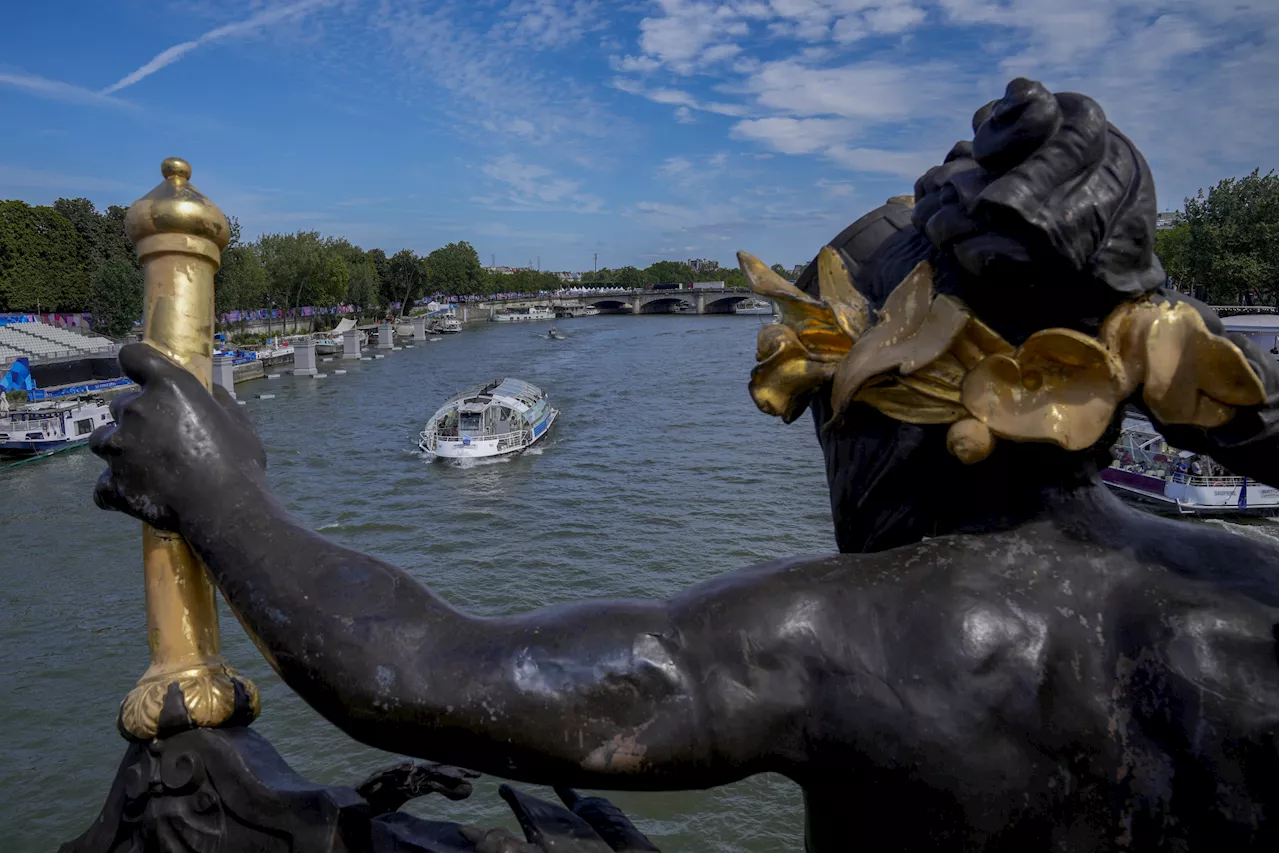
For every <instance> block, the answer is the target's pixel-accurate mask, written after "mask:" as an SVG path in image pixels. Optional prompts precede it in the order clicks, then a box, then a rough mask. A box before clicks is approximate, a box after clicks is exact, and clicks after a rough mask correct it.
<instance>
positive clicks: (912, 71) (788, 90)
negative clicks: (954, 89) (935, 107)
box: [745, 59, 946, 121]
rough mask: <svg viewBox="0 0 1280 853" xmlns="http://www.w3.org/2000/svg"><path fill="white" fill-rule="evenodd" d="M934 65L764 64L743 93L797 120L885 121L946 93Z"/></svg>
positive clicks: (787, 61)
mask: <svg viewBox="0 0 1280 853" xmlns="http://www.w3.org/2000/svg"><path fill="white" fill-rule="evenodd" d="M938 70H939V69H938V68H937V65H936V64H927V65H926V64H918V65H895V64H892V63H888V62H883V61H871V62H860V63H854V64H851V65H845V66H841V67H834V68H822V67H814V66H811V65H806V64H804V63H801V62H797V61H795V60H791V59H786V60H782V61H778V62H767V63H765V64H764V65H762V66H761V67H760V69H759V70H758V71H757V72H756V73H755V74H754V75H752V76H751V78H750V79H749V80H747V82H746V84H745V88H746V89H747V91H749V92H751V93H753V94H754V95H755V96H756V100H757V101H758V102H759V103H760V104H761V105H762V106H765V107H769V108H771V109H774V110H777V111H779V112H783V113H790V114H792V115H799V116H821V115H831V116H842V117H845V118H859V119H869V120H873V121H888V120H892V119H896V118H901V117H903V116H907V115H911V114H912V113H913V112H915V111H918V109H919V108H920V106H921V105H922V100H924V98H925V96H927V97H928V98H929V100H934V99H936V98H937V96H938V95H939V94H940V93H941V91H942V90H944V89H945V88H946V86H945V78H943V77H941V76H940V75H939V74H938V73H937V72H938Z"/></svg>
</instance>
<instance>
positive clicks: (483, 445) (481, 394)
mask: <svg viewBox="0 0 1280 853" xmlns="http://www.w3.org/2000/svg"><path fill="white" fill-rule="evenodd" d="M559 414H560V413H559V412H558V411H556V410H555V409H553V408H551V404H550V403H549V402H548V401H547V395H546V394H545V393H543V392H542V391H541V390H540V389H538V388H536V387H534V386H533V385H530V384H529V383H528V382H523V381H521V380H519V379H495V380H493V381H492V382H486V383H485V384H483V385H477V386H475V387H474V388H469V389H467V390H466V391H463V392H462V393H460V394H455V395H454V396H453V397H451V398H450V399H449V401H448V402H446V403H445V404H444V405H443V406H441V407H440V409H439V411H437V412H436V413H435V414H434V415H432V416H431V420H429V421H427V427H426V429H424V430H423V431H422V433H421V435H420V436H419V440H418V447H419V448H421V449H422V450H423V451H424V452H426V453H430V454H431V455H433V456H439V457H443V458H446V459H478V458H482V457H485V456H503V455H505V454H508V453H518V452H520V451H521V450H524V449H525V448H526V447H529V446H530V445H532V444H533V443H534V442H536V441H537V440H538V439H540V438H542V437H543V436H544V435H546V434H547V430H549V429H550V428H551V424H552V423H554V422H555V419H556V416H557V415H559Z"/></svg>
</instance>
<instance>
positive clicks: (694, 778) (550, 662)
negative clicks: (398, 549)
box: [91, 80, 1278, 853]
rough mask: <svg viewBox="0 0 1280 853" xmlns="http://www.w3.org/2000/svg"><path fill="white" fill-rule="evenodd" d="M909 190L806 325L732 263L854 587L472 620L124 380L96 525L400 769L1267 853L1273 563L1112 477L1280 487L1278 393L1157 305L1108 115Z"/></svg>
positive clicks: (783, 300) (202, 411) (132, 368)
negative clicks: (175, 544) (245, 638)
mask: <svg viewBox="0 0 1280 853" xmlns="http://www.w3.org/2000/svg"><path fill="white" fill-rule="evenodd" d="M915 190H916V191H915V195H914V198H913V199H895V200H891V201H890V203H889V204H887V205H886V206H884V207H882V208H881V209H879V210H878V211H875V212H873V213H871V214H869V215H868V216H866V217H863V218H862V219H860V220H859V221H858V222H856V223H854V225H852V226H851V227H850V228H849V229H847V230H846V231H845V232H844V233H842V234H841V235H840V236H839V237H837V238H836V239H835V240H834V241H833V242H832V244H831V246H829V247H828V248H826V249H824V250H823V251H822V252H821V253H820V254H819V256H818V258H817V259H816V262H815V263H814V264H811V265H810V267H809V270H808V271H806V273H805V275H804V276H802V279H801V281H800V282H798V285H799V287H798V289H797V288H791V287H790V286H789V285H787V284H786V283H785V282H781V281H780V280H776V278H770V274H769V273H768V271H767V268H766V267H764V265H763V264H761V263H759V262H757V261H755V260H754V259H753V258H751V257H750V256H745V255H744V256H743V258H742V260H743V266H744V269H745V270H746V272H747V273H748V275H749V277H750V278H751V279H752V282H753V286H754V287H755V288H756V289H757V290H758V291H760V292H762V293H764V294H766V295H768V296H769V297H770V298H773V299H774V300H775V301H777V302H778V303H779V304H780V306H781V309H782V322H781V323H780V324H778V325H776V326H772V327H766V329H765V330H763V331H762V332H761V338H760V352H759V357H760V364H759V365H758V367H757V368H756V371H755V373H754V375H753V379H752V383H751V391H752V395H753V397H754V399H755V400H756V402H757V404H758V405H759V406H760V407H761V408H762V409H764V410H765V411H767V412H769V413H772V414H777V415H780V416H783V417H785V418H787V419H788V420H793V419H795V418H797V417H799V416H800V415H801V414H802V413H803V412H804V410H805V409H806V408H807V409H809V411H810V412H812V415H813V418H814V422H815V425H816V428H817V433H818V440H819V442H820V443H821V445H822V448H823V452H824V455H825V459H826V466H827V475H828V482H829V484H830V491H831V503H832V515H833V519H834V521H835V528H836V538H837V542H838V544H839V546H840V551H841V554H840V555H838V556H830V557H822V558H818V559H796V560H788V561H779V562H775V563H770V564H766V565H761V566H755V567H751V568H748V569H744V570H741V571H739V572H736V573H733V574H729V575H724V576H722V577H719V578H716V579H714V580H711V581H708V582H706V583H703V584H699V585H697V586H695V587H692V588H690V589H689V590H687V591H685V592H684V593H682V594H680V595H678V596H676V597H674V598H672V599H670V600H668V601H617V600H608V601H583V602H579V603H576V604H571V605H564V606H557V607H551V608H547V609H544V610H538V611H535V612H531V613H526V614H521V615H517V616H509V617H502V618H488V619H485V618H477V617H473V616H470V615H468V614H465V613H461V612H459V611H457V610H455V609H453V608H452V607H450V606H449V605H448V604H447V603H446V602H444V601H443V600H441V599H440V598H438V597H437V596H435V595H434V594H433V593H432V592H431V591H430V590H429V589H427V588H426V587H424V586H422V585H421V584H419V583H418V582H417V581H416V580H414V579H413V578H411V577H409V576H408V575H406V574H405V573H403V572H401V571H400V570H398V569H396V568H394V567H392V566H389V565H387V564H385V563H382V562H380V561H378V560H375V559H373V558H371V557H368V556H365V555H363V554H359V553H356V552H354V551H351V550H350V549H347V548H343V547H341V546H339V545H337V544H335V543H333V542H330V541H329V540H327V539H325V538H324V537H322V536H319V535H318V534H316V533H314V532H313V531H311V530H308V529H306V528H304V527H303V526H301V525H300V524H298V523H297V522H296V521H295V520H294V519H293V518H291V517H290V515H289V514H288V512H286V511H285V509H284V508H283V507H282V506H281V505H280V503H279V502H278V501H277V500H276V498H275V497H274V495H273V494H272V493H271V490H270V488H269V486H268V485H267V479H266V476H265V468H266V459H265V456H264V453H263V450H262V446H261V444H260V443H259V442H258V439H257V437H256V435H255V433H254V430H253V427H252V424H251V423H250V422H249V421H248V419H247V418H246V417H245V415H244V414H243V412H242V411H241V410H240V409H239V408H238V407H237V406H236V405H234V404H233V403H232V402H231V401H230V399H229V398H228V397H226V396H225V395H222V396H220V397H219V396H215V395H211V394H210V393H209V392H208V391H207V390H206V388H205V387H204V386H203V385H202V384H201V382H200V381H199V380H198V379H197V378H196V377H194V376H193V375H192V374H190V373H188V372H186V371H185V370H184V369H182V367H180V366H179V365H178V364H176V363H175V362H173V361H172V360H170V359H169V358H167V357H166V356H164V355H162V354H161V353H160V352H159V351H157V350H156V349H153V348H151V347H149V346H146V345H142V344H139V345H133V346H129V347H126V348H124V349H123V350H122V351H121V353H120V360H121V363H122V365H123V367H124V369H125V371H126V373H127V374H128V375H129V376H130V377H132V378H133V379H135V380H136V381H137V382H138V383H139V384H140V385H141V386H142V391H141V392H140V393H139V394H137V395H135V396H131V397H128V398H125V397H122V398H119V399H118V400H117V401H116V403H115V405H114V407H113V408H114V410H115V415H116V421H117V426H115V427H111V428H104V429H102V430H99V431H98V432H96V433H95V434H94V436H93V438H92V441H91V444H92V447H93V450H94V452H95V453H97V454H98V455H100V456H101V457H102V458H104V459H105V460H106V461H107V463H108V466H109V468H108V471H107V472H106V473H105V474H104V475H103V477H102V479H101V481H100V482H99V484H98V488H97V491H96V499H97V501H98V503H99V505H100V506H102V507H104V508H108V509H117V510H122V511H124V512H127V513H129V514H131V515H133V516H135V517H137V518H140V519H142V520H144V521H146V522H147V523H148V524H151V525H153V526H155V527H156V528H158V529H160V530H166V531H176V532H179V533H181V535H182V536H183V537H185V540H186V541H187V542H188V543H189V544H190V546H191V548H192V549H193V550H194V552H195V553H196V554H197V555H199V557H200V558H201V560H202V561H203V562H204V564H205V565H206V566H207V568H208V571H209V574H210V576H211V577H212V579H213V581H214V583H216V584H217V586H218V587H219V588H221V590H222V592H223V594H224V596H225V598H226V600H227V601H228V603H229V604H230V605H231V607H232V608H233V609H234V610H235V612H236V614H237V616H238V617H239V618H240V620H241V622H242V623H243V624H244V626H245V627H246V629H247V630H248V631H249V632H250V633H251V635H252V636H253V638H254V639H255V641H256V642H257V645H258V647H259V648H260V649H261V650H262V652H263V654H264V655H265V656H266V657H267V659H268V660H269V661H270V663H271V665H272V666H273V668H274V669H275V670H276V671H277V672H278V673H279V674H280V675H281V677H282V678H283V679H284V680H285V681H286V682H287V683H288V684H289V686H290V687H291V688H293V689H294V690H295V691H297V692H298V693H299V694H300V695H301V696H302V697H303V698H304V699H305V700H306V701H307V702H309V703H310V704H311V705H312V706H313V707H315V708H316V709H317V710H319V711H320V712H321V713H322V714H324V715H325V717H326V718H328V719H329V720H330V721H332V722H333V723H334V724H335V725H337V726H339V727H340V728H342V729H343V730H344V731H346V732H347V733H348V734H350V735H351V736H352V737H354V738H356V739H358V740H360V741H362V742H364V743H367V744H370V745H373V746H377V747H380V748H383V749H387V750H390V751H393V752H397V753H403V754H406V755H412V756H418V757H422V758H428V759H431V760H432V761H441V762H446V763H448V764H454V765H460V766H465V767H468V768H470V769H472V770H476V771H481V772H487V773H493V774H496V775H500V776H503V777H506V778H511V779H517V780H524V781H528V782H537V783H543V784H551V785H558V786H581V787H587V788H596V789H613V790H620V789H628V790H673V789H686V788H703V787H709V786H715V785H722V784H725V783H728V782H732V781H734V780H737V779H741V778H744V777H746V776H749V775H752V774H755V773H761V772H770V771H771V772H777V773H782V774H784V775H786V776H788V777H789V778H791V779H793V780H795V781H796V782H797V783H798V784H799V785H801V786H802V787H803V788H804V791H805V800H806V812H807V823H806V849H808V850H811V851H815V853H817V852H818V851H846V850H850V849H853V848H854V847H855V846H863V845H866V846H872V847H875V848H880V849H885V848H887V849H902V850H953V849H954V850H978V849H981V850H1016V851H1025V850H1050V849H1052V850H1082V851H1083V850H1090V851H1092V850H1108V849H1116V850H1120V849H1124V850H1157V849H1159V850H1165V849H1175V850H1177V849H1183V850H1190V849H1231V850H1246V849H1259V850H1262V849H1266V850H1273V849H1275V847H1276V842H1277V830H1276V801H1277V782H1276V772H1275V763H1276V748H1277V742H1276V726H1277V709H1276V702H1277V628H1276V626H1277V618H1276V616H1277V609H1276V608H1277V569H1276V564H1277V554H1276V549H1275V548H1274V547H1268V546H1265V545H1262V544H1259V543H1257V542H1254V541H1252V540H1250V539H1247V538H1245V537H1240V536H1235V535H1232V534H1230V533H1226V532H1222V531H1219V530H1216V529H1211V528H1208V527H1203V526H1194V525H1188V524H1181V523H1176V522H1171V521H1166V520H1162V519H1158V518H1155V517H1153V516H1149V515H1146V514H1143V513H1141V512H1138V511H1136V510H1133V509H1130V508H1128V507H1126V506H1125V505H1123V504H1121V503H1120V502H1119V501H1117V500H1116V499H1115V498H1114V497H1112V496H1111V494H1110V493H1109V492H1108V491H1107V490H1106V488H1105V487H1104V486H1103V485H1102V484H1101V482H1100V481H1099V478H1098V467H1099V465H1106V464H1108V462H1109V457H1108V448H1109V447H1110V444H1111V443H1112V441H1113V439H1114V436H1115V434H1116V430H1117V426H1118V422H1119V419H1120V416H1121V414H1122V411H1123V408H1124V406H1125V405H1134V406H1137V407H1139V408H1142V409H1144V410H1145V411H1147V412H1148V413H1149V414H1150V415H1151V416H1152V418H1153V423H1155V424H1156V425H1157V426H1159V427H1160V429H1161V430H1162V431H1164V433H1165V435H1166V436H1167V437H1168V438H1169V439H1170V440H1171V441H1173V442H1175V443H1177V444H1179V445H1180V446H1183V447H1186V448H1187V449H1192V450H1196V451H1198V452H1207V453H1210V454H1212V455H1213V456H1214V457H1215V458H1217V459H1219V460H1220V461H1222V462H1223V463H1224V464H1227V465H1228V466H1229V467H1231V468H1232V469H1233V470H1235V471H1236V472H1238V473H1240V474H1243V475H1247V476H1250V477H1253V478H1255V479H1257V480H1260V481H1262V482H1265V483H1269V484H1272V485H1274V484H1275V483H1276V480H1277V467H1278V465H1277V429H1276V423H1277V407H1276V384H1277V381H1276V369H1275V362H1274V359H1271V358H1270V357H1269V356H1268V355H1267V354H1265V353H1261V352H1260V351H1258V350H1257V348H1255V347H1254V346H1253V345H1252V344H1251V343H1249V342H1248V341H1247V340H1244V339H1235V338H1233V339H1228V338H1226V337H1223V336H1222V329H1221V325H1220V323H1219V322H1218V321H1217V319H1216V317H1214V315H1213V314H1212V312H1209V311H1208V310H1207V309H1205V308H1203V306H1200V305H1198V304H1196V303H1194V302H1192V301H1190V300H1187V299H1185V298H1184V297H1179V296H1178V295H1176V294H1173V293H1171V292H1167V291H1166V290H1165V289H1164V280H1165V277H1164V274H1163V271H1162V270H1161V267H1160V264H1159V261H1158V260H1157V259H1156V258H1155V256H1154V255H1153V253H1152V244H1153V239H1154V230H1155V202H1154V199H1155V195H1154V189H1153V187H1152V181H1151V176H1150V174H1149V172H1148V170H1147V167H1146V164H1145V162H1144V161H1143V159H1142V157H1141V155H1140V154H1139V153H1138V151H1137V150H1136V149H1135V148H1134V146H1133V145H1132V143H1130V142H1129V140H1128V139H1126V138H1125V137H1124V136H1123V135H1121V134H1120V133H1119V132H1118V131H1117V130H1116V129H1115V128H1114V127H1112V126H1111V125H1110V124H1109V123H1108V122H1107V121H1106V119H1105V117H1104V116H1103V114H1102V111H1101V109H1100V108H1099V107H1098V106H1097V104H1095V103H1094V102H1093V101H1091V100H1089V99H1088V98H1086V97H1083V96H1081V95H1075V94H1057V95H1053V94H1050V93H1049V92H1048V91H1046V90H1045V89H1044V88H1043V87H1041V86H1040V85H1039V84H1036V83H1032V82H1029V81H1025V80H1017V81H1014V82H1013V83H1011V84H1010V85H1009V87H1008V90H1007V91H1006V94H1005V96H1004V98H1003V99H1001V100H999V101H996V102H993V103H992V104H989V105H987V106H986V107H984V108H982V109H981V110H979V111H978V113H977V114H976V115H975V117H974V139H973V141H972V143H968V142H965V143H960V144H958V145H957V146H956V147H955V148H954V149H953V150H952V152H951V153H950V154H949V155H948V156H947V158H946V162H945V163H944V164H943V165H941V166H939V167H937V168H935V169H932V170H930V171H929V172H928V173H927V174H926V175H925V176H924V177H923V178H921V179H920V181H919V182H917V185H916V188H915ZM173 692H175V689H173V688H171V693H173ZM182 699H183V697H182V695H181V693H180V692H177V695H176V696H171V697H169V698H167V699H166V701H168V702H170V705H169V706H167V707H169V708H170V710H171V712H172V713H171V714H170V715H169V717H168V721H169V722H168V724H169V725H171V726H173V727H175V728H177V729H180V728H182V727H183V724H184V719H183V713H184V711H183V707H184V703H183V701H182ZM187 704H189V703H187ZM195 734H201V732H196V733H195ZM139 748H140V747H139ZM869 831H870V832H871V833H872V834H871V835H870V836H868V834H867V833H868V832H869ZM869 838H874V841H871V840H868V839H869ZM424 849H425V848H424ZM584 849H585V848H584ZM615 849H624V848H621V847H618V848H615ZM636 849H643V848H639V847H637V848H636Z"/></svg>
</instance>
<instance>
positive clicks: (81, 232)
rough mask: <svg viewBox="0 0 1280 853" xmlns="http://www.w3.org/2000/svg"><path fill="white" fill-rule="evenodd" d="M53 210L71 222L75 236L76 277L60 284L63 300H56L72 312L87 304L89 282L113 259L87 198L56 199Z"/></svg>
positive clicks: (106, 236)
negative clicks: (70, 307)
mask: <svg viewBox="0 0 1280 853" xmlns="http://www.w3.org/2000/svg"><path fill="white" fill-rule="evenodd" d="M53 209H54V211H55V212H56V213H58V214H59V215H60V216H62V217H63V218H64V219H66V220H67V221H68V222H69V223H71V226H72V228H74V229H75V233H76V240H75V254H76V259H77V263H76V265H75V266H76V275H75V277H74V278H72V279H69V280H67V281H65V282H63V283H62V287H63V297H62V299H61V300H60V301H62V302H63V303H64V304H66V305H69V306H74V307H73V308H72V309H71V310H75V308H76V307H79V306H83V305H86V304H88V302H89V282H90V280H91V279H93V278H94V277H95V276H96V274H97V272H98V269H99V268H100V267H101V266H102V265H103V264H105V263H106V262H107V261H108V260H111V259H112V257H113V253H112V248H113V247H112V244H111V241H110V239H109V234H108V223H107V220H106V218H105V217H104V216H103V215H102V214H100V213H98V210H97V208H95V207H94V206H93V202H91V201H89V199H87V198H71V199H68V198H60V199H58V200H57V201H55V202H54V203H53Z"/></svg>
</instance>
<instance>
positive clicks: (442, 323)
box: [428, 314, 462, 335]
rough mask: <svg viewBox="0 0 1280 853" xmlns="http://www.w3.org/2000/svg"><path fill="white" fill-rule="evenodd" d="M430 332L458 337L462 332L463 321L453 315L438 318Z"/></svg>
mask: <svg viewBox="0 0 1280 853" xmlns="http://www.w3.org/2000/svg"><path fill="white" fill-rule="evenodd" d="M428 331H430V332H438V333H440V334H443V335H456V334H457V333H458V332H461V331H462V321H461V320H459V319H458V318H457V317H455V316H453V315H452V314H445V315H444V316H442V317H438V318H436V319H435V320H434V321H432V325H431V327H430V328H429V329H428Z"/></svg>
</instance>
